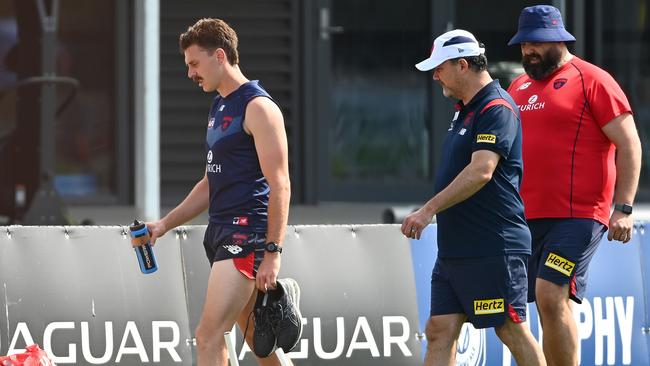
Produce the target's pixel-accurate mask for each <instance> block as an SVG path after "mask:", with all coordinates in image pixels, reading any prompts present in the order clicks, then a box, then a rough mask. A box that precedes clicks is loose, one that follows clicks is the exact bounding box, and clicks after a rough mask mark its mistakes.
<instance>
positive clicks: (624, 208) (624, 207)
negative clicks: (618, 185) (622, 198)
mask: <svg viewBox="0 0 650 366" xmlns="http://www.w3.org/2000/svg"><path fill="white" fill-rule="evenodd" d="M632 208H633V207H632V205H628V204H627V203H616V204H614V209H615V210H616V211H621V212H622V213H624V214H626V215H631V214H632Z"/></svg>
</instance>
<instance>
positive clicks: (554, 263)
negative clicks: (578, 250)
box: [544, 253, 576, 276]
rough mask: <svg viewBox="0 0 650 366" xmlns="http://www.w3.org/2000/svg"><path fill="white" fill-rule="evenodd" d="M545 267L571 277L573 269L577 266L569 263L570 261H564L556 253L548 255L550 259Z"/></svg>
mask: <svg viewBox="0 0 650 366" xmlns="http://www.w3.org/2000/svg"><path fill="white" fill-rule="evenodd" d="M544 265H545V266H546V267H550V268H553V269H554V270H556V271H558V272H561V273H563V274H565V275H567V276H571V272H573V269H574V268H575V266H576V264H575V263H573V262H571V261H569V260H568V259H564V258H562V257H560V256H559V255H557V254H555V253H549V254H548V258H546V263H544Z"/></svg>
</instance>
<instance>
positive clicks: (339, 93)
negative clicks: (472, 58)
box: [317, 0, 432, 202]
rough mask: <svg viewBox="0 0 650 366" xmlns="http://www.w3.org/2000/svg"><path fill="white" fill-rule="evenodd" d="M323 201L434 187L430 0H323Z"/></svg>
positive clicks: (397, 195)
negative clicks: (422, 64)
mask: <svg viewBox="0 0 650 366" xmlns="http://www.w3.org/2000/svg"><path fill="white" fill-rule="evenodd" d="M319 4H320V5H319V8H318V9H317V16H318V18H319V19H318V22H317V26H318V27H319V31H318V36H317V38H318V46H317V64H318V65H317V72H318V76H317V85H318V88H319V91H318V97H317V99H318V101H317V104H318V105H317V116H318V117H317V118H318V122H317V123H318V140H319V141H318V143H319V169H318V175H319V179H318V181H319V185H320V186H319V200H321V201H324V200H325V201H327V200H346V201H350V200H359V201H384V202H386V201H403V200H417V201H420V200H422V199H423V198H424V197H425V194H426V193H427V192H430V191H431V189H432V187H431V186H432V185H431V181H432V147H431V145H432V144H431V137H432V131H431V123H430V121H431V103H430V102H429V101H430V98H431V94H430V89H431V88H430V86H431V82H430V75H425V74H424V73H421V72H418V71H417V70H416V69H415V67H414V64H415V63H417V62H418V61H420V60H421V59H423V58H425V57H426V56H427V50H428V49H430V47H431V41H432V38H431V22H430V19H431V15H430V2H429V0H414V1H407V2H402V3H399V4H396V3H394V2H383V1H382V2H379V1H373V0H329V1H322V2H320V3H319Z"/></svg>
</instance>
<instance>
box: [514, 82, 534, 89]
mask: <svg viewBox="0 0 650 366" xmlns="http://www.w3.org/2000/svg"><path fill="white" fill-rule="evenodd" d="M530 84H532V83H531V82H530V81H527V82H525V83H523V84H521V86H520V87H518V88H517V90H525V89H528V87H529V86H530Z"/></svg>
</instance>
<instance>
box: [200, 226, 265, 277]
mask: <svg viewBox="0 0 650 366" xmlns="http://www.w3.org/2000/svg"><path fill="white" fill-rule="evenodd" d="M265 243H266V234H265V233H260V232H255V231H253V230H252V229H250V228H246V227H242V226H237V225H219V224H214V223H209V224H208V227H207V229H206V230H205V236H204V238H203V247H204V248H205V254H206V256H207V257H208V260H209V261H210V266H212V264H213V263H214V262H217V261H222V260H227V259H232V260H233V263H234V264H235V268H237V270H239V272H241V273H242V274H243V275H244V276H246V277H248V278H250V279H254V278H255V276H257V269H258V268H259V266H260V263H262V259H264V245H265Z"/></svg>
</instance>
